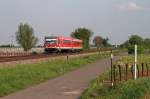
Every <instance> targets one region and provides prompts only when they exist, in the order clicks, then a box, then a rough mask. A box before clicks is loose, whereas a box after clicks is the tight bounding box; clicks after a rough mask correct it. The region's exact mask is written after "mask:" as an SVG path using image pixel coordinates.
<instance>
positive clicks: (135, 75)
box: [134, 45, 137, 80]
mask: <svg viewBox="0 0 150 99" xmlns="http://www.w3.org/2000/svg"><path fill="white" fill-rule="evenodd" d="M134 69H135V71H134V79H135V80H136V79H137V45H135V66H134Z"/></svg>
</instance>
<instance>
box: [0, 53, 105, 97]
mask: <svg viewBox="0 0 150 99" xmlns="http://www.w3.org/2000/svg"><path fill="white" fill-rule="evenodd" d="M105 57H108V54H103V55H102V54H101V55H100V54H96V55H91V56H86V57H80V58H73V59H69V61H68V62H67V61H66V60H49V61H48V62H43V63H37V64H24V65H17V66H15V67H14V66H13V67H7V68H6V67H5V68H2V67H1V68H0V96H5V95H8V94H9V93H12V92H15V91H18V90H20V89H24V88H27V87H30V86H32V85H35V84H39V83H41V82H43V81H46V80H49V79H52V78H54V77H57V76H59V75H63V74H64V73H66V72H69V71H71V70H74V69H77V68H79V67H81V66H85V65H87V64H90V63H92V62H94V61H96V60H98V59H102V58H105Z"/></svg>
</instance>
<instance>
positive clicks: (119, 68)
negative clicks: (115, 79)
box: [118, 65, 121, 81]
mask: <svg viewBox="0 0 150 99" xmlns="http://www.w3.org/2000/svg"><path fill="white" fill-rule="evenodd" d="M118 68H119V78H120V79H119V80H120V81H121V66H120V65H118Z"/></svg>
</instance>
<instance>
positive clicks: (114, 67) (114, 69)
mask: <svg viewBox="0 0 150 99" xmlns="http://www.w3.org/2000/svg"><path fill="white" fill-rule="evenodd" d="M113 73H114V74H113V76H114V85H116V65H114V66H113Z"/></svg>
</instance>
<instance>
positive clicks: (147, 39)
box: [144, 38, 150, 49]
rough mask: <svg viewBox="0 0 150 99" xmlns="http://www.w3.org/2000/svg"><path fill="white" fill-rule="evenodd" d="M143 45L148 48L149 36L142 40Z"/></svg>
mask: <svg viewBox="0 0 150 99" xmlns="http://www.w3.org/2000/svg"><path fill="white" fill-rule="evenodd" d="M144 46H145V48H148V49H150V38H146V39H145V40H144Z"/></svg>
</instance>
